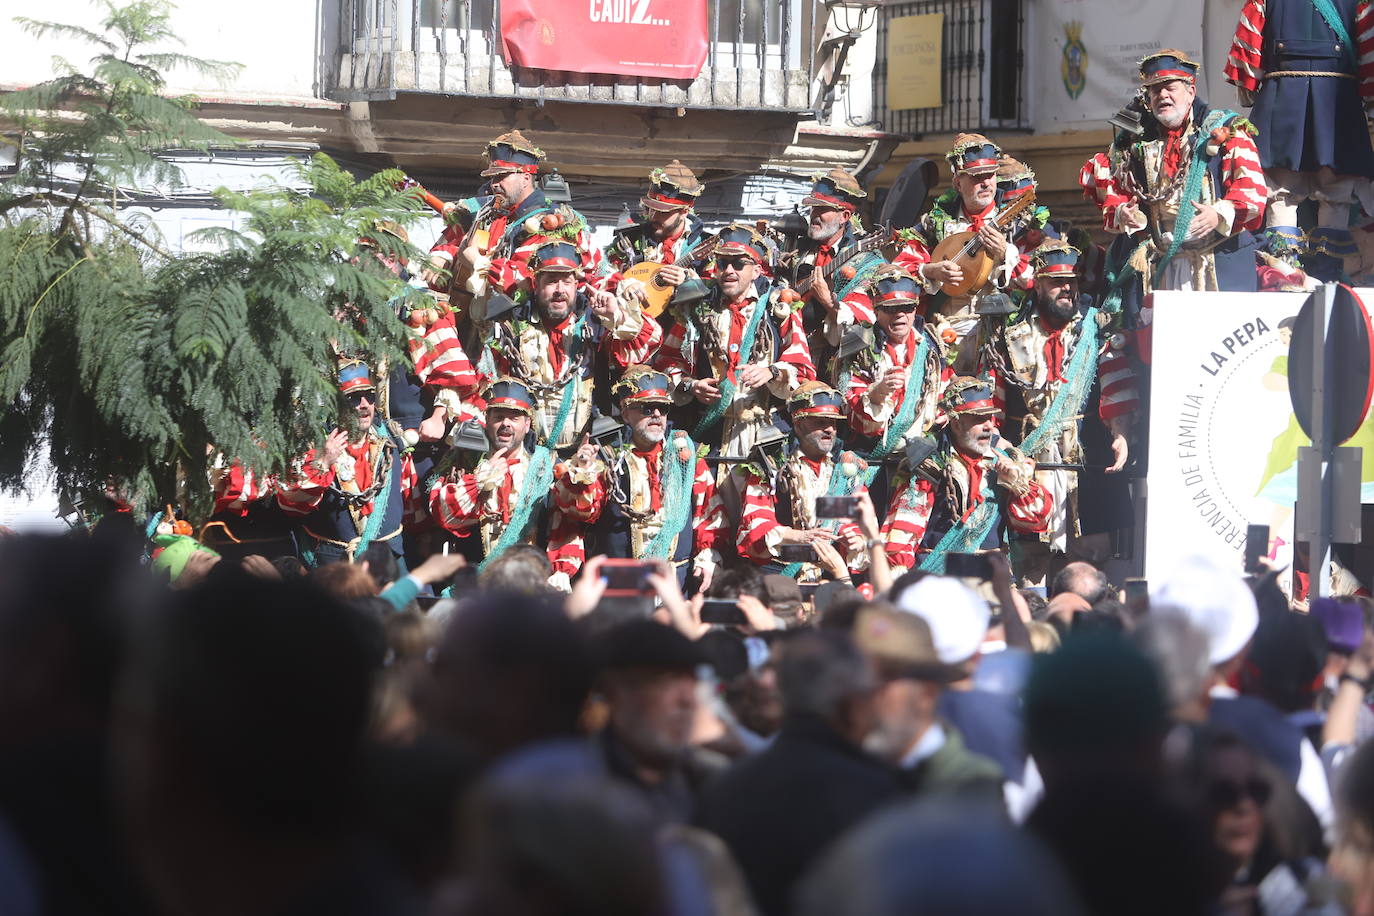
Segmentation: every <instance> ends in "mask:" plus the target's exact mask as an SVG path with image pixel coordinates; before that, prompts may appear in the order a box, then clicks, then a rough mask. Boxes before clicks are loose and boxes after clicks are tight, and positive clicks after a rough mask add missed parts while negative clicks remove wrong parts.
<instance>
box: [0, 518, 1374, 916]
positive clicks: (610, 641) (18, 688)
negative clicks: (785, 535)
mask: <svg viewBox="0 0 1374 916" xmlns="http://www.w3.org/2000/svg"><path fill="white" fill-rule="evenodd" d="M114 521H115V522H117V521H118V520H117V519H116V520H114ZM142 551H143V543H142V539H141V537H139V535H138V533H137V532H134V531H132V530H130V529H120V527H119V526H118V524H117V523H116V524H111V525H102V526H99V527H97V529H96V530H95V531H94V532H93V533H91V534H89V535H87V534H80V535H78V534H73V535H69V536H66V537H43V536H34V535H23V536H7V537H0V912H3V913H5V914H15V916H37V914H86V913H119V914H125V913H128V914H176V916H181V914H185V916H220V914H223V916H248V914H272V916H289V914H319V913H330V914H350V913H358V914H363V913H366V914H381V913H397V914H408V913H417V914H418V913H427V914H428V913H432V914H438V916H468V914H471V916H476V914H483V916H486V914H509V916H553V914H588V916H590V914H598V916H620V914H625V916H631V914H643V916H660V914H673V916H707V914H720V916H747V914H761V916H775V914H800V916H830V914H856V916H896V914H907V913H911V914H955V913H957V914H969V916H983V914H989V916H990V914H1032V916H1035V914H1046V916H1051V914H1053V916H1074V914H1102V916H1106V914H1113V916H1117V914H1136V913H1139V914H1151V916H1157V914H1164V913H1168V914H1185V916H1186V914H1198V916H1203V914H1209V916H1210V914H1226V916H1231V914H1236V916H1239V914H1250V916H1260V914H1262V916H1299V914H1343V913H1345V914H1368V913H1374V747H1371V746H1369V745H1367V743H1366V739H1367V738H1368V737H1369V736H1370V735H1371V734H1374V712H1371V709H1370V706H1369V695H1370V692H1371V686H1372V685H1371V677H1374V667H1372V666H1374V602H1371V601H1369V600H1368V599H1363V598H1340V599H1335V598H1327V599H1320V600H1317V601H1314V602H1313V603H1312V606H1311V607H1310V609H1308V610H1306V611H1304V612H1298V611H1295V610H1291V609H1290V607H1289V605H1288V602H1287V601H1286V600H1285V598H1284V597H1283V595H1282V594H1281V593H1280V592H1279V590H1278V589H1277V587H1276V586H1275V584H1274V577H1273V575H1272V574H1270V575H1265V576H1258V577H1251V578H1249V579H1245V578H1242V577H1241V576H1240V575H1239V574H1237V573H1233V572H1231V571H1227V570H1222V569H1217V568H1215V567H1212V566H1210V565H1207V564H1205V563H1202V562H1197V563H1189V564H1183V565H1181V566H1180V567H1179V568H1177V569H1176V570H1174V571H1173V572H1172V574H1171V575H1170V576H1169V577H1168V578H1167V579H1165V580H1163V581H1159V582H1152V583H1151V585H1150V588H1149V590H1148V595H1140V594H1134V595H1131V596H1129V597H1127V596H1123V595H1122V594H1121V593H1119V592H1118V590H1117V589H1116V588H1115V586H1114V585H1113V584H1112V583H1111V582H1109V581H1108V580H1107V578H1106V577H1105V576H1104V575H1103V574H1102V573H1101V572H1100V571H1098V570H1097V569H1094V568H1093V567H1091V566H1088V565H1086V564H1081V563H1076V564H1072V565H1070V566H1069V567H1067V568H1065V569H1064V570H1063V572H1062V573H1060V574H1059V575H1058V577H1057V578H1056V579H1055V580H1054V581H1053V583H1052V584H1051V587H1050V588H1049V589H1048V597H1047V598H1044V597H1040V596H1038V595H1036V594H1034V593H1025V594H1023V593H1022V592H1020V591H1018V590H1016V589H1014V588H1012V586H1011V576H1010V571H1009V569H1008V566H1007V563H1006V561H1005V560H1004V559H1003V558H1002V557H1001V555H1000V554H995V553H994V554H989V555H988V556H989V559H990V571H991V575H990V578H989V579H988V580H986V581H974V580H972V579H959V578H951V577H944V576H935V575H929V574H924V573H919V572H915V573H907V574H905V575H903V576H901V577H899V578H898V579H897V580H896V581H895V582H892V583H891V585H890V588H887V589H885V590H884V591H882V592H880V593H879V594H878V595H876V596H875V597H873V598H872V599H866V598H865V597H864V596H862V595H860V593H859V592H857V591H855V590H854V589H852V588H848V589H846V588H844V587H841V586H839V585H838V584H837V585H835V586H833V587H826V588H823V589H817V590H815V591H809V590H808V591H807V592H805V593H803V591H802V590H800V589H798V588H797V586H796V583H795V581H793V580H789V579H787V578H786V577H778V576H763V575H761V574H760V573H759V572H758V571H757V570H755V569H753V568H745V569H743V570H725V571H722V572H720V573H719V574H718V575H717V576H716V577H715V578H714V580H713V582H712V583H711V586H710V588H709V589H708V593H707V594H705V595H701V596H696V597H694V598H692V599H690V600H689V599H686V598H684V597H683V595H682V593H681V591H680V590H679V587H678V581H677V577H676V576H675V575H673V574H672V571H671V569H670V567H668V566H667V565H666V564H662V563H660V564H657V565H652V564H651V565H650V566H648V567H646V569H645V572H644V576H643V580H642V588H641V589H640V590H639V591H638V592H637V593H633V594H625V593H624V590H623V589H621V590H618V593H616V594H611V595H607V594H606V593H605V592H606V588H607V578H608V577H607V576H606V575H603V568H604V565H605V562H606V561H605V558H602V557H593V558H591V559H589V560H588V562H587V564H586V565H585V568H584V571H583V573H582V575H581V576H580V577H579V578H578V579H577V580H576V581H575V582H574V584H573V590H572V592H571V594H564V593H561V592H555V591H552V590H551V589H550V588H549V587H548V586H547V584H546V583H547V579H548V559H547V557H546V555H545V553H544V551H542V550H539V549H528V550H526V549H513V550H511V551H509V552H507V553H506V554H505V555H503V556H502V557H501V558H500V560H499V562H495V563H492V564H489V565H488V566H486V567H485V568H483V569H482V571H481V572H480V573H479V574H474V571H473V570H471V569H470V568H467V567H466V566H465V564H464V561H463V560H462V558H460V557H457V556H447V555H442V554H441V555H438V556H435V557H432V558H430V559H429V560H428V561H426V562H425V563H422V564H419V565H418V566H417V567H416V568H415V569H414V570H413V571H412V572H410V573H408V574H405V575H400V570H398V569H397V567H396V565H395V562H394V559H393V558H392V557H391V555H390V554H389V553H388V552H387V551H385V550H379V551H376V552H369V553H367V554H366V555H365V556H363V557H360V558H359V559H358V561H357V562H355V563H353V564H345V563H338V564H331V565H325V566H321V567H318V568H316V569H312V570H309V571H307V570H306V569H305V568H304V567H301V566H299V564H291V563H276V564H273V563H269V562H266V561H263V560H260V558H259V559H254V558H251V557H250V558H249V559H248V560H245V561H242V562H233V561H229V560H219V561H218V562H216V558H215V557H213V556H210V555H200V558H193V560H192V561H191V562H188V563H187V565H186V567H185V568H184V569H183V570H182V571H181V573H180V575H179V576H178V577H177V578H176V579H175V580H174V581H170V582H169V581H166V580H165V577H164V578H163V579H161V580H160V579H159V577H158V575H157V574H156V573H155V572H154V571H153V570H152V569H151V568H150V567H149V566H148V565H147V564H146V563H145V562H142V557H141V554H142ZM432 591H433V592H440V591H442V592H446V593H448V594H449V595H450V596H451V597H443V598H433V597H429V593H430V592H432ZM722 607H724V608H726V609H727V610H730V611H732V612H735V613H736V614H737V616H736V618H735V619H736V622H735V623H733V624H713V623H710V622H703V619H702V618H703V616H705V617H707V618H708V621H709V620H710V619H716V614H717V612H718V611H719V609H720V608H722Z"/></svg>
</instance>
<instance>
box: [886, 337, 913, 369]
mask: <svg viewBox="0 0 1374 916" xmlns="http://www.w3.org/2000/svg"><path fill="white" fill-rule="evenodd" d="M915 334H916V331H915V329H914V328H913V329H912V330H911V331H910V332H908V333H907V335H906V340H903V341H901V343H900V344H894V343H892V342H890V341H889V342H888V344H887V355H888V358H890V359H891V360H892V367H893V368H894V369H905V368H906V367H907V366H909V365H911V357H912V356H913V355H914V354H915V353H916V347H915V346H913V345H912V342H911V339H912V337H914V336H915ZM898 346H900V347H901V350H900V352H899V351H898V349H897V347H898Z"/></svg>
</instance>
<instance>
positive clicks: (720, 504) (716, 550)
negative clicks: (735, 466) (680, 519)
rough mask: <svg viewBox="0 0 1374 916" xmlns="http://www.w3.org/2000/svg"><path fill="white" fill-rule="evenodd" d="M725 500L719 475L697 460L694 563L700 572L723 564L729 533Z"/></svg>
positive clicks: (693, 533)
mask: <svg viewBox="0 0 1374 916" xmlns="http://www.w3.org/2000/svg"><path fill="white" fill-rule="evenodd" d="M725 516H726V513H725V500H724V498H723V497H722V496H721V494H720V491H719V490H718V489H716V475H715V474H712V473H711V466H710V465H708V464H707V463H706V461H705V460H704V459H701V458H698V459H697V473H696V477H694V478H693V479H692V549H693V550H694V551H695V554H694V558H693V560H692V565H693V567H695V568H697V569H715V567H716V566H718V565H719V564H720V562H721V556H720V543H721V540H722V535H724V534H725V530H726V527H727V525H726V517H725Z"/></svg>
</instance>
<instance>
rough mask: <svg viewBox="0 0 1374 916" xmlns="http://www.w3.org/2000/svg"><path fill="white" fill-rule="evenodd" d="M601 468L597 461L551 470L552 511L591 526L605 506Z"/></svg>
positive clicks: (604, 489) (573, 462) (605, 489)
mask: <svg viewBox="0 0 1374 916" xmlns="http://www.w3.org/2000/svg"><path fill="white" fill-rule="evenodd" d="M605 469H606V466H605V465H604V464H603V463H602V462H601V461H593V462H592V463H591V464H581V463H580V462H578V461H577V460H576V459H574V460H572V461H568V462H564V463H560V464H559V465H558V466H557V467H555V468H554V471H553V476H554V487H553V504H554V508H555V509H557V510H558V511H559V512H560V513H562V514H563V515H564V516H565V517H567V518H570V519H575V520H576V521H579V522H583V523H585V524H588V525H591V524H595V523H596V521H597V519H599V518H601V510H602V509H603V508H604V507H605V505H606V492H607V487H606V480H605V476H604V472H605Z"/></svg>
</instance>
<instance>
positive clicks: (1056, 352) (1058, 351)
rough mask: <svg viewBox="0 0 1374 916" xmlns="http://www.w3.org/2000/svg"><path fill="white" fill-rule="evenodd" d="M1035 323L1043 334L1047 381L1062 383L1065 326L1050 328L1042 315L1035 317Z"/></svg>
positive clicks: (1063, 379)
mask: <svg viewBox="0 0 1374 916" xmlns="http://www.w3.org/2000/svg"><path fill="white" fill-rule="evenodd" d="M1035 318H1036V321H1038V322H1040V330H1042V331H1044V332H1045V368H1046V369H1047V370H1048V373H1049V374H1048V375H1046V376H1045V378H1046V380H1047V381H1051V382H1063V381H1067V379H1065V378H1064V328H1066V327H1068V325H1067V324H1065V325H1060V326H1059V327H1057V328H1055V327H1051V326H1050V325H1049V323H1048V322H1046V321H1045V316H1044V315H1037V316H1035Z"/></svg>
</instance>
